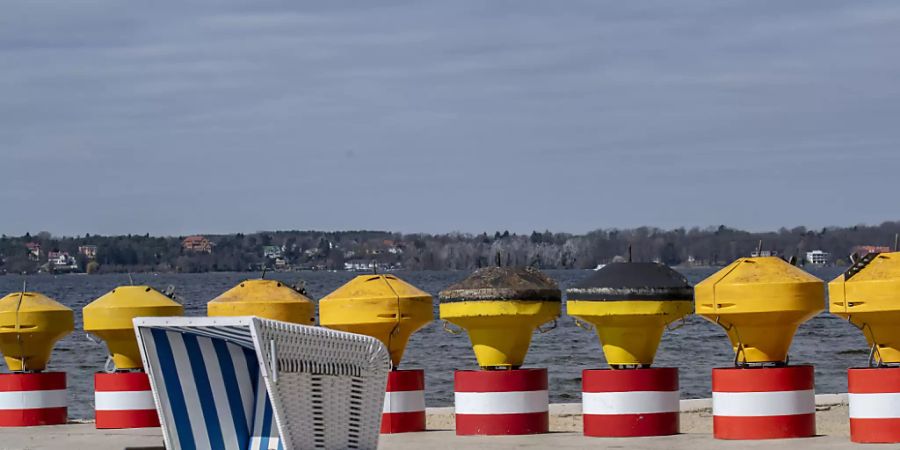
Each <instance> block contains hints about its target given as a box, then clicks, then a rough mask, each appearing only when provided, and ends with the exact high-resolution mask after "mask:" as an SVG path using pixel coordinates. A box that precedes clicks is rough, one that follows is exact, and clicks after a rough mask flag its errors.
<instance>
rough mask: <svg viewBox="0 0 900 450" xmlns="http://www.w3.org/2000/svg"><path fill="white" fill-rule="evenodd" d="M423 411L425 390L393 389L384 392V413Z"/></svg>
mask: <svg viewBox="0 0 900 450" xmlns="http://www.w3.org/2000/svg"><path fill="white" fill-rule="evenodd" d="M419 411H425V391H393V392H385V393H384V407H383V408H382V412H385V413H404V412H419Z"/></svg>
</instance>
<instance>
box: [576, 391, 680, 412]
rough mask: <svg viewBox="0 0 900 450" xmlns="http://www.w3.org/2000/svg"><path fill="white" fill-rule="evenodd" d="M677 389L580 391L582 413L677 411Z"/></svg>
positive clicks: (678, 395)
mask: <svg viewBox="0 0 900 450" xmlns="http://www.w3.org/2000/svg"><path fill="white" fill-rule="evenodd" d="M679 397H680V393H679V391H630V392H582V393H581V398H582V411H583V413H584V414H653V413H666V412H678V406H679V404H678V401H679Z"/></svg>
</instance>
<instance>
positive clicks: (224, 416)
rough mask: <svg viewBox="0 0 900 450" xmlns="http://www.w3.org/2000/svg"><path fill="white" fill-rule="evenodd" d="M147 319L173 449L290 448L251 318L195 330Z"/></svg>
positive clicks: (147, 354)
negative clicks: (255, 342)
mask: <svg viewBox="0 0 900 450" xmlns="http://www.w3.org/2000/svg"><path fill="white" fill-rule="evenodd" d="M140 320H141V319H138V321H136V324H137V329H138V336H139V339H140V342H141V346H142V351H143V354H144V360H145V364H146V368H147V371H148V374H149V375H150V380H151V383H152V384H153V389H154V395H155V396H156V397H157V410H158V411H159V413H160V419H161V423H162V426H163V434H164V438H165V440H166V446H167V447H168V448H174V449H184V450H193V449H216V450H218V449H227V450H245V449H250V450H281V449H282V447H283V446H282V442H281V439H279V434H278V430H277V426H276V424H275V420H274V418H273V412H272V403H271V401H270V400H269V395H268V393H267V390H266V385H265V382H264V381H263V379H262V375H261V373H260V364H259V358H258V356H257V354H256V351H255V350H254V346H253V343H252V338H251V336H250V324H249V322H248V323H246V324H231V325H222V326H203V327H192V326H180V325H175V324H172V325H164V324H152V321H150V322H146V320H147V319H143V320H145V322H144V323H141V322H140Z"/></svg>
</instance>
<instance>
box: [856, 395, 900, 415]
mask: <svg viewBox="0 0 900 450" xmlns="http://www.w3.org/2000/svg"><path fill="white" fill-rule="evenodd" d="M847 398H848V400H849V403H850V418H851V419H900V392H884V393H877V394H852V393H851V394H848V395H847Z"/></svg>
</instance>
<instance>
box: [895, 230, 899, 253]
mask: <svg viewBox="0 0 900 450" xmlns="http://www.w3.org/2000/svg"><path fill="white" fill-rule="evenodd" d="M894 251H895V252H896V251H900V233H894Z"/></svg>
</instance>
